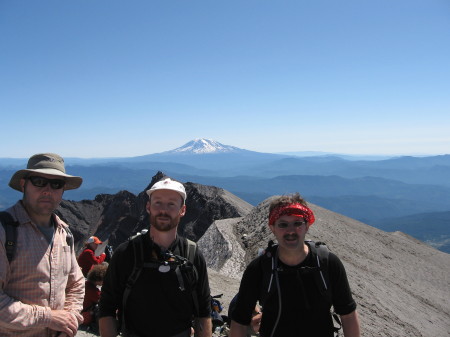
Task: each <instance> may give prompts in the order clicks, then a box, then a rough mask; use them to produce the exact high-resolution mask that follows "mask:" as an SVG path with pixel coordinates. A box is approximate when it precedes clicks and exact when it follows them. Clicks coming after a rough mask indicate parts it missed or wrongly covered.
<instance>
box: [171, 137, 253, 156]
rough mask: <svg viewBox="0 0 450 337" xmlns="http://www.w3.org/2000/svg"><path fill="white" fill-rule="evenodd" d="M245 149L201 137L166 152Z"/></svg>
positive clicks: (204, 152)
mask: <svg viewBox="0 0 450 337" xmlns="http://www.w3.org/2000/svg"><path fill="white" fill-rule="evenodd" d="M241 151H244V150H242V149H240V148H238V147H235V146H230V145H224V144H221V143H219V142H216V141H215V140H212V139H205V138H199V139H194V140H191V141H190V142H188V143H186V144H184V145H183V146H181V147H178V148H176V149H174V150H171V151H167V152H165V153H166V154H177V153H179V154H182V153H183V154H189V153H190V154H206V153H230V152H241Z"/></svg>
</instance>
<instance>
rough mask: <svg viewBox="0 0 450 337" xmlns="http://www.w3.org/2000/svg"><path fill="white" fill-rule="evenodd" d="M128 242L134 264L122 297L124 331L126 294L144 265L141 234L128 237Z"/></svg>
mask: <svg viewBox="0 0 450 337" xmlns="http://www.w3.org/2000/svg"><path fill="white" fill-rule="evenodd" d="M129 244H130V245H131V246H132V247H133V256H134V265H133V270H132V271H131V274H130V276H128V280H127V283H126V284H125V289H124V292H123V297H122V331H126V325H125V306H126V304H127V301H128V296H130V293H131V289H132V288H133V285H134V284H135V283H136V281H137V279H138V278H139V275H141V272H142V268H143V267H144V243H143V242H142V237H141V235H138V236H137V237H135V238H132V239H130V241H129Z"/></svg>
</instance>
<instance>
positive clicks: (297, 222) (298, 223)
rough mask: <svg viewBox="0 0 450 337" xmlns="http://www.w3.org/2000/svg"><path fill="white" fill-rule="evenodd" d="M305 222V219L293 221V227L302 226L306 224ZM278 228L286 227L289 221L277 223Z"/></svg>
mask: <svg viewBox="0 0 450 337" xmlns="http://www.w3.org/2000/svg"><path fill="white" fill-rule="evenodd" d="M304 224H305V222H304V221H296V222H293V223H292V227H294V228H300V227H301V226H302V225H304ZM277 226H278V228H280V229H286V228H288V226H289V223H287V222H280V223H278V224H277Z"/></svg>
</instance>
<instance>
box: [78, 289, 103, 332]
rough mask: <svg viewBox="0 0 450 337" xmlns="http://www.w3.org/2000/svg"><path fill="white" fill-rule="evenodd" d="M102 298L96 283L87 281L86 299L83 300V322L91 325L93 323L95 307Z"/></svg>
mask: <svg viewBox="0 0 450 337" xmlns="http://www.w3.org/2000/svg"><path fill="white" fill-rule="evenodd" d="M99 300H100V290H99V289H98V288H97V287H96V286H95V284H94V283H92V282H90V281H86V283H85V293H84V301H83V311H82V313H81V314H82V315H83V318H84V321H83V324H84V325H89V324H91V323H92V321H93V319H94V317H93V313H92V311H93V309H94V306H95V304H97V303H98V301H99Z"/></svg>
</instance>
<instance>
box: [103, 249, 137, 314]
mask: <svg viewBox="0 0 450 337" xmlns="http://www.w3.org/2000/svg"><path fill="white" fill-rule="evenodd" d="M130 248H132V247H130V245H129V241H127V242H124V243H122V244H121V245H120V246H119V247H117V248H116V250H115V251H114V254H113V256H112V258H111V261H110V263H109V266H108V270H107V271H106V275H105V279H104V280H103V286H102V291H101V295H100V304H99V307H100V311H99V317H106V316H112V317H116V311H117V310H118V309H121V308H122V299H123V292H124V289H125V284H126V281H127V276H128V275H130V274H131V271H132V268H133V265H134V257H133V254H131V252H130Z"/></svg>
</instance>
